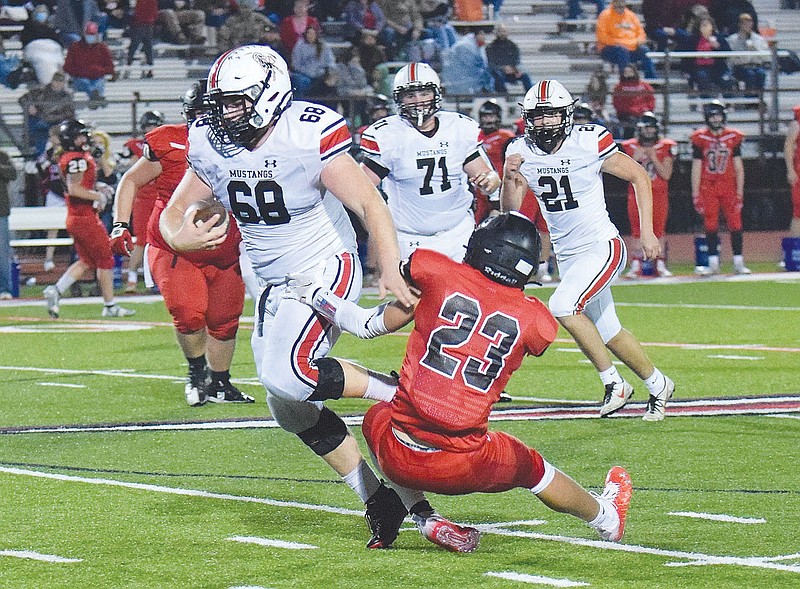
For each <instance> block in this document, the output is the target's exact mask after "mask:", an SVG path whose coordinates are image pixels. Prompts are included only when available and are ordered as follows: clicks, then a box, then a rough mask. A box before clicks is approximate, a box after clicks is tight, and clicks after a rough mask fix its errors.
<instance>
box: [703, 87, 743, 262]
mask: <svg viewBox="0 0 800 589" xmlns="http://www.w3.org/2000/svg"><path fill="white" fill-rule="evenodd" d="M703 116H704V118H705V121H706V128H705V129H698V130H697V131H695V132H694V133H692V136H691V138H690V141H691V143H692V151H693V155H692V201H693V202H694V208H695V210H696V211H697V212H698V213H700V214H701V215H703V227H704V228H705V231H706V244H707V245H708V266H698V267H697V269H696V272H697V273H698V274H701V275H708V274H717V273H719V253H718V252H719V234H718V231H719V213H720V209H721V210H722V212H723V213H724V214H725V220H726V222H727V223H728V229H729V230H730V232H731V250H733V269H734V271H735V272H736V273H737V274H750V269H749V268H747V266H745V265H744V256H743V255H742V242H743V238H742V205H743V203H744V163H743V162H742V140H743V139H744V134H743V133H742V132H741V131H739V130H738V129H734V128H732V127H726V126H725V123H726V122H727V109H726V107H725V105H724V104H723V103H722V102H720V101H719V100H712V101H711V102H708V103H706V104H704V105H703Z"/></svg>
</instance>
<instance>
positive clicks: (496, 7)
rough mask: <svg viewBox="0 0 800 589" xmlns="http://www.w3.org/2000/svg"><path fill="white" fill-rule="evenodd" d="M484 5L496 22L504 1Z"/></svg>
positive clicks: (495, 0) (486, 0)
mask: <svg viewBox="0 0 800 589" xmlns="http://www.w3.org/2000/svg"><path fill="white" fill-rule="evenodd" d="M601 1H602V0H601ZM483 5H484V6H485V7H486V18H488V19H489V20H495V19H496V18H497V17H499V16H500V9H501V8H502V7H503V0H483Z"/></svg>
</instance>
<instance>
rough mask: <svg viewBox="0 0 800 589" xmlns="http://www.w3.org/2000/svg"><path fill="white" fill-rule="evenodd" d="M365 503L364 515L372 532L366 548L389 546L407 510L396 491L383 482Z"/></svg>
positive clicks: (395, 536)
mask: <svg viewBox="0 0 800 589" xmlns="http://www.w3.org/2000/svg"><path fill="white" fill-rule="evenodd" d="M366 505H367V512H366V513H365V514H364V517H365V518H366V520H367V525H368V526H369V529H370V532H372V538H370V540H369V542H367V548H373V549H381V548H389V547H390V546H391V545H392V542H394V541H395V540H396V539H397V534H398V533H399V532H400V526H401V525H402V524H403V520H404V519H405V518H406V514H408V510H407V509H406V508H405V506H404V505H403V502H402V501H401V500H400V496H399V495H398V494H397V492H396V491H395V490H394V489H391V488H389V487H387V486H386V485H385V484H384V483H381V486H380V487H378V490H377V491H375V492H374V493H373V494H372V496H371V497H370V498H369V499H367V504H366Z"/></svg>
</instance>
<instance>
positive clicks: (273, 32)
mask: <svg viewBox="0 0 800 589" xmlns="http://www.w3.org/2000/svg"><path fill="white" fill-rule="evenodd" d="M267 20H268V22H266V23H265V24H264V32H263V33H261V43H260V44H261V45H266V46H267V47H269V48H271V49H272V50H273V51H275V53H277V54H278V55H280V56H281V57H282V58H283V59H284V61H286V63H289V61H291V55H289V54H288V53H287V52H286V47H284V45H283V41H281V33H280V31H279V30H278V25H276V24H275V23H274V22H272V21H271V20H269V19H267Z"/></svg>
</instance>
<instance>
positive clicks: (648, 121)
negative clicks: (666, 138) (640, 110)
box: [636, 112, 659, 147]
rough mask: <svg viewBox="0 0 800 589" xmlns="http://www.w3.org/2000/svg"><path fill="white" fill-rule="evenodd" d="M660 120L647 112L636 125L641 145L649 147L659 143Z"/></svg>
mask: <svg viewBox="0 0 800 589" xmlns="http://www.w3.org/2000/svg"><path fill="white" fill-rule="evenodd" d="M658 134H659V128H658V119H657V118H656V116H655V115H654V114H653V113H651V112H646V113H644V114H643V115H642V118H641V119H639V122H638V123H636V135H637V137H638V139H639V144H640V145H644V146H645V147H648V146H650V145H655V144H656V143H657V142H658Z"/></svg>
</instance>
